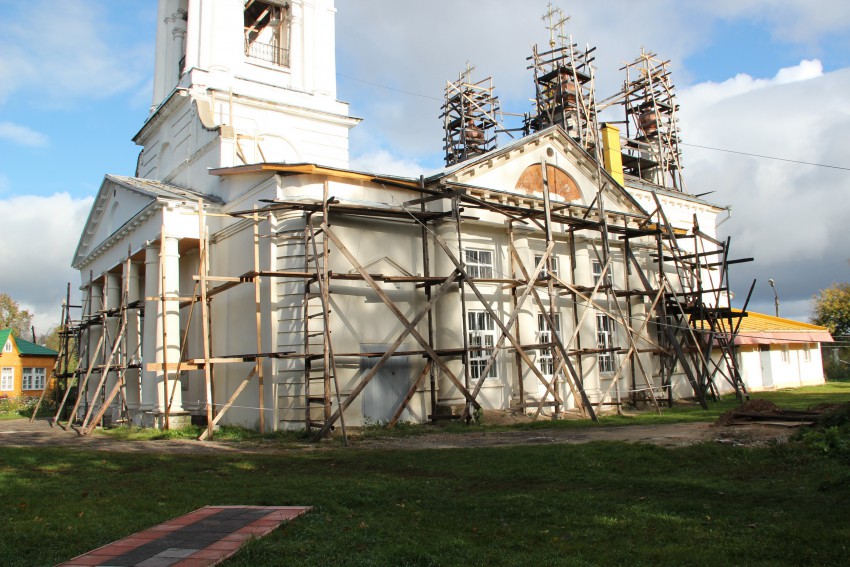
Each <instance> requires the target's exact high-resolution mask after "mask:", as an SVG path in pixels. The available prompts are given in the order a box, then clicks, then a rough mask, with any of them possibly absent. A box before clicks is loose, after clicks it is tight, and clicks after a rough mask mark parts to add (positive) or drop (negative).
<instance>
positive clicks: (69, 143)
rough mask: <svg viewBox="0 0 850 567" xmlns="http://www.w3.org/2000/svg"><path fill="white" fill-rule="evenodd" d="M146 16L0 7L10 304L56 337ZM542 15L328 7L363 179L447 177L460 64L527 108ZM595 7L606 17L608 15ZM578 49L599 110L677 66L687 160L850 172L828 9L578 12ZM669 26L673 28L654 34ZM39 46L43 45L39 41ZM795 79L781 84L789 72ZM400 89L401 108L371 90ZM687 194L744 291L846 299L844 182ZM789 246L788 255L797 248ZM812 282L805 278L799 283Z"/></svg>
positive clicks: (650, 5) (811, 5) (798, 307)
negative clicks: (444, 119)
mask: <svg viewBox="0 0 850 567" xmlns="http://www.w3.org/2000/svg"><path fill="white" fill-rule="evenodd" d="M156 4H157V3H156V2H155V1H154V0H124V1H110V2H107V1H104V0H68V1H65V2H61V3H56V2H48V1H47V0H34V1H32V2H19V1H17V0H0V53H3V59H2V60H0V211H2V212H3V214H4V218H6V219H8V220H7V222H6V231H4V232H5V233H6V234H7V242H6V246H5V247H4V251H3V252H0V291H2V292H6V293H9V294H11V295H12V296H13V297H14V298H16V299H17V300H18V301H20V302H21V303H23V304H24V305H25V306H27V307H28V308H30V309H31V310H33V311H35V312H36V313H37V314H38V318H37V320H36V321H37V325H38V327H39V329H38V330H39V331H43V330H46V328H45V327H46V326H47V325H49V324H50V323H51V322H55V320H56V319H58V312H59V303H60V301H61V297H62V296H63V294H64V288H65V282H67V281H69V280H71V281H72V285H73V286H74V287H76V285H77V282H78V280H77V277H76V276H75V275H74V274H73V273H72V271H71V270H70V267H69V264H70V262H71V253H72V252H73V249H74V248H75V246H76V241H77V237H78V234H79V230H80V227H81V225H82V223H83V222H84V221H85V216H86V215H87V213H88V208H89V206H90V198H91V197H92V196H93V195H94V194H95V193H96V191H97V189H98V187H99V186H100V183H101V181H102V178H103V175H104V174H105V173H115V174H123V175H132V174H134V172H135V161H136V157H137V155H138V151H139V148H137V147H136V146H134V144H133V143H132V142H131V138H132V137H133V135H134V134H135V133H136V132H137V131H138V129H139V128H140V126H141V125H142V123H143V121H144V119H145V118H146V116H147V114H148V109H149V106H150V104H151V81H150V77H151V74H152V67H153V48H154V41H155V38H154V29H155V24H156ZM545 4H546V3H545V2H542V1H535V2H523V3H522V6H523V10H518V9H517V8H516V5H517V3H516V2H513V1H510V0H491V1H489V2H485V3H482V2H474V1H472V0H462V1H449V0H433V1H431V2H427V3H422V2H405V1H398V0H357V1H354V0H337V10H338V15H337V26H338V30H337V32H338V33H337V54H338V55H337V70H338V73H339V80H338V90H339V97H340V98H341V99H342V100H346V101H348V102H350V103H351V108H352V113H353V114H354V115H356V116H359V117H361V118H363V119H364V122H363V123H362V124H361V125H360V126H358V127H357V128H356V129H355V130H354V131H353V133H352V146H351V154H352V165H353V166H354V167H361V168H365V169H376V170H377V169H383V170H386V171H387V172H397V173H406V174H408V175H411V176H416V175H419V173H423V172H427V171H431V170H434V169H437V168H439V166H440V165H441V163H440V161H441V160H440V158H441V156H440V147H441V145H442V143H441V126H440V122H439V120H438V118H437V115H438V114H439V106H440V100H439V99H440V97H441V96H442V90H443V86H444V84H445V80H446V79H453V78H455V77H456V76H457V73H458V72H459V71H460V70H461V69H462V68H463V67H464V66H465V63H466V61H470V62H472V63H474V64H475V65H476V69H477V73H479V75H478V76H479V77H482V78H483V77H486V76H488V75H489V76H493V78H494V81H495V85H496V89H497V93H498V94H499V95H500V97H501V99H502V107H503V109H504V110H506V111H510V112H524V111H526V110H527V109H528V105H529V103H528V100H527V99H528V98H529V97H530V96H531V82H530V75H529V72H528V71H527V70H526V69H525V66H526V62H525V57H526V56H527V55H528V54H529V52H530V45H531V44H532V43H534V42H544V41H545V40H546V38H547V35H546V32H545V30H544V29H543V24H542V22H541V21H540V16H541V15H542V14H543V12H544V10H545ZM603 4H604V6H603ZM562 7H563V8H564V9H565V10H567V11H568V12H569V13H570V15H571V16H572V20H571V22H570V25H569V31H570V32H571V33H572V34H573V36H574V38H575V39H576V40H577V41H578V42H579V43H581V44H583V43H585V42H588V43H591V44H593V45H596V46H597V48H598V49H597V54H598V55H597V61H596V66H597V88H598V91H599V94H600V97H604V96H607V95H609V94H613V92H615V91H616V90H617V89H618V88H619V86H620V84H621V81H622V76H621V73H620V72H619V67H621V66H622V64H623V63H624V62H625V61H627V60H631V59H633V58H634V57H635V56H636V55H637V54H638V53H639V52H640V49H641V47H642V46H645V47H647V49H651V50H653V51H656V52H658V53H659V54H660V55H661V56H662V57H664V58H668V59H670V60H671V61H672V69H673V72H674V80H675V82H676V84H677V86H678V89H679V93H680V103H681V105H682V115H681V118H682V137H683V140H684V141H685V142H686V143H688V142H690V143H692V144H697V145H706V146H713V147H721V148H726V149H733V150H737V151H743V152H751V153H756V154H763V155H772V156H778V157H786V158H792V159H800V160H803V161H811V162H818V163H827V164H834V165H839V166H845V167H846V166H847V164H848V162H850V160H848V159H847V158H848V157H850V155H849V154H850V152H848V150H847V149H846V147H847V146H846V144H845V143H844V142H843V140H844V139H846V137H847V126H850V113H848V106H850V105H847V103H846V100H847V98H846V95H845V94H844V93H845V92H847V89H850V55H848V54H850V33H848V32H850V7H845V6H843V5H842V4H841V3H834V2H829V1H826V0H809V1H802V0H771V1H768V0H737V1H732V0H718V1H716V2H712V3H696V2H693V3H691V2H677V1H674V0H647V2H644V3H643V4H642V7H643V9H642V10H641V11H640V13H637V12H638V10H637V9H636V8H635V5H634V3H632V2H626V1H625V0H613V1H612V2H606V3H591V2H583V3H577V2H570V3H566V2H565V3H563V4H562ZM659 14H663V17H662V18H659V17H658V15H659ZM34 29H38V30H39V32H38V33H37V34H34V33H33V32H32V30H34ZM783 69H784V71H783ZM364 81H367V82H371V83H377V84H379V85H384V86H386V87H393V88H395V89H400V90H406V91H410V92H412V93H418V94H419V95H423V96H415V95H411V94H405V93H402V92H399V91H398V90H392V89H390V88H383V87H376V86H373V85H370V84H368V83H367V82H364ZM685 165H686V170H685V172H684V174H685V176H686V180H687V181H688V183H689V188H690V190H691V191H692V192H694V193H700V192H703V191H710V190H713V191H715V193H713V194H712V195H711V196H710V197H708V198H709V199H711V200H712V201H715V202H717V203H719V204H722V205H732V206H733V215H732V219H731V220H730V221H728V222H726V223H724V225H723V227H722V232H723V233H724V234H725V233H728V234H730V235H731V236H732V237H733V247H735V250H737V251H738V253H739V254H738V255H740V256H755V257H756V258H757V262H756V263H754V264H750V265H746V266H743V267H741V269H740V270H739V271H738V274H739V275H736V280H734V281H733V283H735V287H736V292H738V293H739V294H741V293H743V291H742V290H745V288H746V287H748V286H749V282H750V281H751V280H752V279H753V278H758V279H759V281H760V283H759V285H757V295H756V300H755V304H754V307H755V308H756V309H759V310H762V311H765V312H771V311H772V306H773V303H772V301H773V299H772V298H773V295H772V292H771V290H770V289H769V288H768V287H767V283H766V282H767V278H774V279H775V280H776V282H777V288H778V289H779V290H780V292H781V293H782V295H783V306H784V309H785V311H783V315H788V316H791V317H794V318H798V319H804V318H805V317H806V316H807V314H808V309H809V304H808V300H809V298H810V297H811V295H812V294H813V293H814V292H815V291H817V289H820V288H822V287H825V286H827V285H829V284H830V283H832V281H848V280H850V274H849V273H848V261H847V259H848V258H850V249H848V245H847V244H846V243H844V241H846V240H847V239H846V238H844V233H843V232H842V227H843V225H842V220H843V218H842V217H843V216H846V213H847V212H848V207H847V205H846V203H847V202H850V199H848V198H850V172H848V171H841V170H828V169H825V168H814V167H810V166H802V165H794V164H788V163H782V162H773V161H770V160H761V159H756V158H750V157H744V156H737V155H733V154H724V153H721V152H713V151H709V150H702V149H699V148H694V147H686V154H685ZM791 236H793V238H791ZM801 267H802V269H801Z"/></svg>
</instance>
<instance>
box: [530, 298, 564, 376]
mask: <svg viewBox="0 0 850 567" xmlns="http://www.w3.org/2000/svg"><path fill="white" fill-rule="evenodd" d="M554 323H555V334H556V336H558V337H560V336H561V314H560V313H555V321H554ZM550 343H552V330H551V329H550V328H549V325H547V324H546V318H545V317H544V316H543V313H538V314H537V344H539V345H543V344H550ZM535 363H536V365H537V370H539V371H540V373H541V374H542V375H543V376H544V377H546V378H550V377H552V375H554V374H555V357H554V355H553V354H552V347H551V346H548V347H545V348H539V349H537V360H536V361H535Z"/></svg>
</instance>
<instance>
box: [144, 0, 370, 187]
mask: <svg viewBox="0 0 850 567" xmlns="http://www.w3.org/2000/svg"><path fill="white" fill-rule="evenodd" d="M335 15H336V9H335V8H334V0H159V9H158V14H157V16H158V19H157V40H156V64H155V70H154V88H153V104H152V106H151V113H150V115H149V117H148V120H147V122H146V123H145V125H144V127H143V128H142V130H141V131H140V132H139V133H138V134H137V136H136V138H135V139H134V140H135V141H136V143H137V144H139V145H141V146H143V148H144V149H143V150H142V153H141V155H140V157H139V166H138V172H137V174H138V175H139V176H141V177H146V178H152V179H157V180H164V181H171V182H174V183H178V184H179V183H181V182H183V183H188V182H190V181H189V179H190V178H192V179H193V180H197V179H198V177H197V175H191V173H192V171H191V170H192V169H194V165H195V164H197V167H201V168H203V169H204V170H206V169H207V168H210V167H230V166H238V165H245V164H253V163H276V162H287V163H298V162H308V163H317V164H322V165H329V166H333V167H343V168H345V167H348V131H349V129H351V128H352V127H353V126H355V125H356V124H357V123H358V120H357V119H355V118H352V117H350V116H349V114H348V105H347V104H346V103H343V102H340V101H338V100H337V99H336V56H335ZM189 115H192V116H189ZM212 138H215V139H212ZM204 172H205V171H204ZM198 173H199V174H200V172H198ZM187 186H188V185H187Z"/></svg>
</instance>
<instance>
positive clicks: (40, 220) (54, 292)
mask: <svg viewBox="0 0 850 567" xmlns="http://www.w3.org/2000/svg"><path fill="white" fill-rule="evenodd" d="M91 204H92V198H91V197H87V198H85V199H75V198H72V197H71V196H70V195H68V194H67V193H59V194H56V195H52V196H50V197H40V196H33V195H20V196H15V197H10V198H8V199H0V218H2V219H3V223H4V230H3V245H2V246H0V290H2V291H3V292H4V293H8V294H9V295H10V296H11V297H12V298H13V299H15V300H16V301H18V302H19V303H20V304H21V305H23V306H24V307H25V308H27V309H29V310H30V311H31V312H33V313H35V325H36V332H37V333H44V332H46V331H47V330H48V327H49V326H50V325H52V324H56V323H58V320H59V315H60V308H61V307H60V306H61V303H62V300H63V299H64V297H65V286H66V284H67V283H68V282H71V287H72V294H73V292H74V290H76V289H77V287H78V284H79V274H77V273H76V272H74V271H73V270H72V269H71V266H70V263H71V258H72V255H73V252H74V250H75V248H76V245H77V241H78V240H79V235H80V232H81V230H82V226H83V224H84V223H85V220H86V217H87V214H88V211H89V209H90V208H91ZM72 297H73V295H72Z"/></svg>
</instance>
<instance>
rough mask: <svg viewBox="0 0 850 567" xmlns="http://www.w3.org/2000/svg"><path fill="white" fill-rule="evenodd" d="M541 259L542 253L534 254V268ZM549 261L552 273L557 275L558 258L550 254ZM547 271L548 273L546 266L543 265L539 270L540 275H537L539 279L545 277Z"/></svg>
mask: <svg viewBox="0 0 850 567" xmlns="http://www.w3.org/2000/svg"><path fill="white" fill-rule="evenodd" d="M542 259H543V254H535V255H534V268H536V267H537V264H539V263H540V260H542ZM549 261H550V262H551V264H552V275H553V276H557V275H558V259H557V258H555V257H554V256H552V255H550V256H549ZM548 273H549V271H548V270H547V269H546V266H543V269H542V270H541V271H540V275H539V276H537V277H538V278H539V279H541V280H543V279H546V276H547V275H548Z"/></svg>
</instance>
